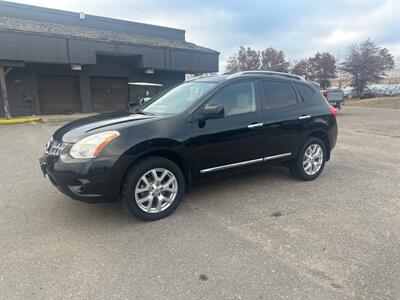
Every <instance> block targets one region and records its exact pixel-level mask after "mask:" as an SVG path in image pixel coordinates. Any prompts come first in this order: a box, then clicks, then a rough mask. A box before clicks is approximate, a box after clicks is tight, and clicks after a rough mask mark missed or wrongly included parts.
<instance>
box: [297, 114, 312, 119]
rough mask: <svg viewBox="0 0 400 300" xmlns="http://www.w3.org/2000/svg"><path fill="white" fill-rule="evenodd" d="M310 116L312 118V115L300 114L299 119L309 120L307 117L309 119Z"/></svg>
mask: <svg viewBox="0 0 400 300" xmlns="http://www.w3.org/2000/svg"><path fill="white" fill-rule="evenodd" d="M309 118H311V116H310V115H303V116H300V117H299V120H307V119H309Z"/></svg>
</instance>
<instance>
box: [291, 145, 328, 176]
mask: <svg viewBox="0 0 400 300" xmlns="http://www.w3.org/2000/svg"><path fill="white" fill-rule="evenodd" d="M325 159H326V146H325V143H324V142H323V141H322V140H321V139H319V138H316V137H310V138H309V139H308V140H307V141H306V142H305V143H304V145H303V147H302V148H301V150H300V152H299V155H298V156H297V158H296V159H295V160H294V161H293V162H292V163H291V165H290V171H291V173H292V175H293V176H295V177H296V178H298V179H300V180H305V181H308V180H313V179H315V178H317V177H318V176H319V175H320V174H321V173H322V170H323V169H324V167H325Z"/></svg>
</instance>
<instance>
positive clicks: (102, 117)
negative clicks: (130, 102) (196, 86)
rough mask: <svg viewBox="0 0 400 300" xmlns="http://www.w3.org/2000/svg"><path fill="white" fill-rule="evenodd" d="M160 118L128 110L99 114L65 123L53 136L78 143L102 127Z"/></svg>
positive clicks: (106, 127) (108, 128)
mask: <svg viewBox="0 0 400 300" xmlns="http://www.w3.org/2000/svg"><path fill="white" fill-rule="evenodd" d="M155 118H158V117H157V116H156V115H147V114H143V113H130V112H127V111H120V112H112V113H104V114H99V115H95V116H91V117H87V118H82V119H79V120H76V121H72V122H70V123H67V124H65V125H64V126H62V127H61V128H59V129H58V130H57V131H56V132H55V133H54V135H53V138H54V139H55V140H58V141H62V142H64V143H76V142H77V141H78V140H80V139H82V138H83V137H86V136H88V135H90V134H92V133H97V132H101V129H103V128H104V129H105V130H113V129H117V128H110V126H113V125H115V127H118V128H120V127H121V126H123V125H132V124H136V123H141V121H145V120H149V119H155Z"/></svg>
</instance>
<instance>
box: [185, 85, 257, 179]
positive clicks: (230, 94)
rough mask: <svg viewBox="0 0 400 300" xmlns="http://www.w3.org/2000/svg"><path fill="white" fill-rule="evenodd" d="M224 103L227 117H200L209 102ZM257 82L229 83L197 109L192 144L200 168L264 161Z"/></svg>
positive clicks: (214, 103) (196, 165)
mask: <svg viewBox="0 0 400 300" xmlns="http://www.w3.org/2000/svg"><path fill="white" fill-rule="evenodd" d="M213 105H214V106H215V105H222V106H223V107H224V115H223V117H220V118H216V119H205V120H200V121H198V120H196V118H197V117H198V116H200V115H201V114H202V111H203V110H204V107H206V106H213ZM259 108H260V102H259V96H258V94H257V93H256V86H255V82H254V81H251V80H247V81H240V82H235V83H232V84H229V85H227V86H224V87H222V88H221V89H220V90H217V91H216V92H215V93H214V94H213V95H211V96H210V98H209V99H208V100H207V101H206V103H205V104H204V105H203V106H202V107H200V109H199V110H198V111H197V112H196V113H195V115H194V119H195V120H196V121H194V122H192V132H193V137H192V139H191V147H192V153H193V163H194V168H195V170H196V171H199V172H200V173H209V172H213V171H218V170H221V169H227V168H232V167H236V166H241V165H247V164H251V163H256V162H261V161H262V157H263V131H262V126H263V123H262V122H263V115H262V112H261V111H260V109H259Z"/></svg>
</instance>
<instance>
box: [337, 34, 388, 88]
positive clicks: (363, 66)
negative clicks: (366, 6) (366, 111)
mask: <svg viewBox="0 0 400 300" xmlns="http://www.w3.org/2000/svg"><path fill="white" fill-rule="evenodd" d="M394 65H395V62H394V58H393V55H391V54H390V53H389V50H388V49H386V48H380V47H378V46H377V45H376V44H375V43H374V42H373V41H371V40H370V39H367V40H366V41H364V42H362V43H360V44H354V45H351V46H350V47H348V49H347V53H346V55H345V57H344V61H343V63H342V65H341V69H342V70H343V71H345V72H347V73H349V74H350V75H351V76H352V81H353V85H354V87H356V89H357V93H358V95H360V94H361V93H362V91H363V90H364V89H365V86H366V85H367V84H368V83H372V82H377V81H379V80H380V79H382V76H383V75H385V71H386V70H390V69H393V68H394Z"/></svg>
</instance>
